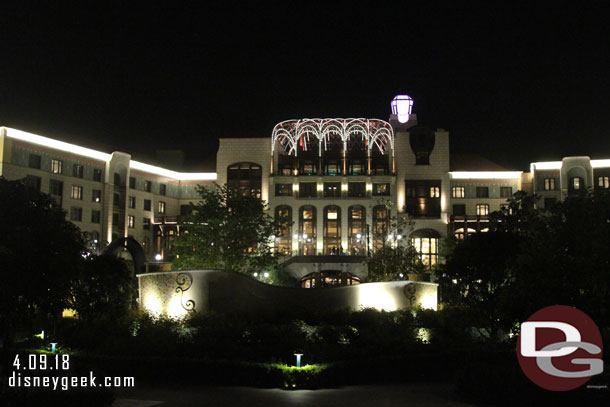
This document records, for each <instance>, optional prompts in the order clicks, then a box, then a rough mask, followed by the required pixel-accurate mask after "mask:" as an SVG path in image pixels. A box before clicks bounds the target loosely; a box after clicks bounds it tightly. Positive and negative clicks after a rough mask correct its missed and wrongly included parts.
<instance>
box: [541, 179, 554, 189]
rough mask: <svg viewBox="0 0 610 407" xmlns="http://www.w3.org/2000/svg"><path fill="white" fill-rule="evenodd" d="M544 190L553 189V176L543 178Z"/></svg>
mask: <svg viewBox="0 0 610 407" xmlns="http://www.w3.org/2000/svg"><path fill="white" fill-rule="evenodd" d="M544 190H545V191H554V190H555V178H545V179H544Z"/></svg>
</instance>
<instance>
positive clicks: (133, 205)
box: [129, 196, 136, 209]
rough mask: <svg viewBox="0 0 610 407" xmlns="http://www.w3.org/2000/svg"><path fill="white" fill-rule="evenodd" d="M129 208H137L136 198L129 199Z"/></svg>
mask: <svg viewBox="0 0 610 407" xmlns="http://www.w3.org/2000/svg"><path fill="white" fill-rule="evenodd" d="M129 208H131V209H135V208H136V197H135V196H130V197H129Z"/></svg>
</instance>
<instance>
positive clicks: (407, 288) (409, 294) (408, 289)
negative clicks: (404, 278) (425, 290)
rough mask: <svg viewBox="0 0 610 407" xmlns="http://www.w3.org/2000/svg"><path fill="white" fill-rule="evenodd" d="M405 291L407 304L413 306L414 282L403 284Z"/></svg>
mask: <svg viewBox="0 0 610 407" xmlns="http://www.w3.org/2000/svg"><path fill="white" fill-rule="evenodd" d="M404 291H405V297H407V300H409V305H410V306H411V308H413V304H414V303H415V291H416V288H415V285H414V284H408V285H406V286H405V288H404Z"/></svg>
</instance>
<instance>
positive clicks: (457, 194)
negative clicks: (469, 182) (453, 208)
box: [451, 186, 465, 198]
mask: <svg viewBox="0 0 610 407" xmlns="http://www.w3.org/2000/svg"><path fill="white" fill-rule="evenodd" d="M464 189H465V188H464V187H462V186H459V187H452V188H451V196H452V197H453V198H464Z"/></svg>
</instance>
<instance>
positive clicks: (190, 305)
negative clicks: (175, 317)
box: [176, 273, 195, 311]
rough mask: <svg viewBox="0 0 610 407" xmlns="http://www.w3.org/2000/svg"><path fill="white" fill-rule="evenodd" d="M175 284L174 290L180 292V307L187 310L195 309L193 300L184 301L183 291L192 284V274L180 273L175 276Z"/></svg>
mask: <svg viewBox="0 0 610 407" xmlns="http://www.w3.org/2000/svg"><path fill="white" fill-rule="evenodd" d="M176 284H177V286H176V292H177V293H179V294H180V304H181V305H182V308H184V309H185V310H187V311H193V310H194V309H195V301H193V300H187V301H186V302H185V301H184V292H185V291H188V289H189V288H191V286H192V285H193V276H191V275H190V274H189V273H180V274H178V276H176Z"/></svg>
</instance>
